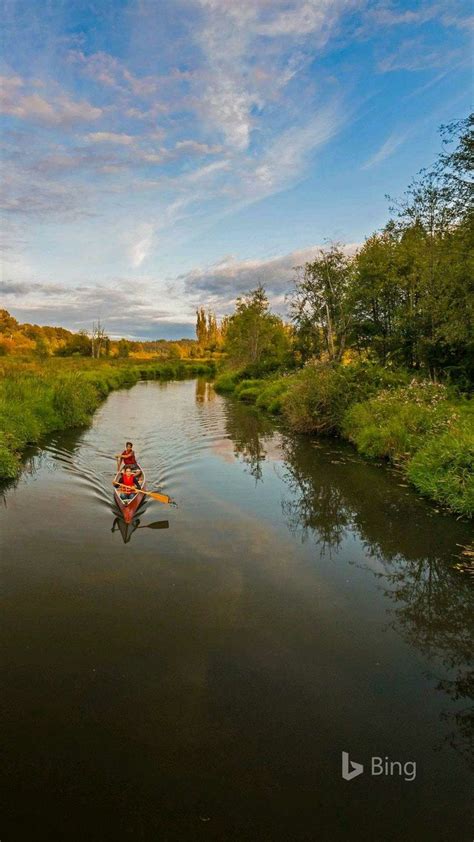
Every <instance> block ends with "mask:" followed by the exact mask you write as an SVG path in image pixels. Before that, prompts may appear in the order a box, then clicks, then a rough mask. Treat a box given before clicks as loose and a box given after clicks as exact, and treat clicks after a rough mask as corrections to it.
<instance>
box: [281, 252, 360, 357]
mask: <svg viewBox="0 0 474 842" xmlns="http://www.w3.org/2000/svg"><path fill="white" fill-rule="evenodd" d="M353 274H354V261H353V259H351V258H349V257H347V256H346V255H345V254H344V252H343V251H342V249H341V248H340V246H339V245H337V244H334V245H332V246H331V247H330V248H328V249H319V251H318V256H317V257H316V258H315V260H313V261H311V262H308V263H306V264H305V265H304V266H303V267H299V268H298V269H297V276H296V282H295V289H294V292H293V293H292V295H291V296H290V312H291V317H292V321H293V322H294V324H295V327H296V331H297V334H299V335H300V336H302V337H303V338H304V347H305V351H306V354H307V355H311V354H316V355H320V354H321V353H322V352H323V351H324V352H325V353H326V354H327V356H328V358H329V359H330V360H335V361H340V360H341V359H342V355H343V353H344V350H345V347H346V343H347V340H348V334H349V328H350V325H351V320H352V317H351V312H350V307H349V303H350V289H351V282H352V279H353Z"/></svg>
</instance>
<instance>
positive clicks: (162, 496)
mask: <svg viewBox="0 0 474 842" xmlns="http://www.w3.org/2000/svg"><path fill="white" fill-rule="evenodd" d="M118 485H119V487H120V488H125V490H126V491H128V493H129V494H132V493H135V494H148V496H149V497H152V498H153V500H158V502H159V503H172V502H173V500H172V499H171V497H168V495H167V494H158V492H157V491H144V490H143V488H137V487H136V486H135V488H134V489H132V490H130V488H131V487H130V486H129V485H124V484H123V483H122V482H119V483H118ZM116 487H117V486H116Z"/></svg>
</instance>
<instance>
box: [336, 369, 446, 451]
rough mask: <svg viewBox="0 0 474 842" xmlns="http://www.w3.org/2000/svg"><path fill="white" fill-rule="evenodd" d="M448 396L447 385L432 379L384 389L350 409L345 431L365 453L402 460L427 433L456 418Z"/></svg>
mask: <svg viewBox="0 0 474 842" xmlns="http://www.w3.org/2000/svg"><path fill="white" fill-rule="evenodd" d="M447 397H448V393H447V390H446V387H445V386H438V385H435V384H433V383H417V382H412V383H411V384H410V385H409V386H407V387H405V388H399V389H394V390H392V391H387V390H384V391H382V392H380V393H379V394H378V395H377V396H376V397H374V398H371V399H370V400H367V401H364V402H363V403H357V404H355V405H354V406H352V407H350V408H349V409H348V411H347V412H346V414H345V417H344V422H343V434H344V436H345V437H346V438H348V439H349V440H350V441H352V442H353V444H355V445H356V447H357V449H358V450H359V452H360V453H362V454H363V455H364V456H369V457H378V458H382V459H390V460H391V461H392V462H398V463H400V462H403V461H405V460H407V459H409V458H410V456H412V455H413V453H415V451H416V450H417V449H418V448H419V447H420V444H421V443H422V441H424V438H425V436H426V435H437V434H438V433H440V432H442V431H443V430H444V429H445V428H446V425H447V424H448V423H453V422H454V421H455V420H456V417H457V416H456V411H455V409H454V407H453V405H452V404H451V403H450V402H449V401H448V400H447Z"/></svg>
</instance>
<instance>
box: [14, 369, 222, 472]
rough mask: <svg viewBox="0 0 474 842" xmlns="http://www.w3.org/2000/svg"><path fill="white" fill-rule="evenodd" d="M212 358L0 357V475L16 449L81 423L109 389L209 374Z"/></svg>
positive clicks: (16, 454)
mask: <svg viewBox="0 0 474 842" xmlns="http://www.w3.org/2000/svg"><path fill="white" fill-rule="evenodd" d="M213 373H214V366H213V363H210V364H206V363H205V362H196V363H194V362H192V363H188V362H183V361H177V362H171V363H168V362H164V363H160V362H156V363H155V362H150V363H143V362H137V363H134V362H133V360H124V361H118V360H117V361H116V360H114V361H108V360H83V359H81V360H77V359H76V360H71V359H57V358H55V359H54V360H46V361H44V362H40V361H38V360H35V361H34V360H30V359H24V360H22V359H19V358H13V359H10V358H8V359H5V360H2V363H1V365H0V375H1V379H0V477H1V478H4V479H12V478H14V477H15V476H16V475H17V474H18V472H19V470H20V466H21V453H22V451H23V450H24V449H25V448H26V447H27V446H28V445H31V444H36V443H37V442H39V441H40V439H41V438H42V437H43V436H45V435H47V434H48V433H51V432H53V431H56V430H65V429H67V428H70V427H82V426H84V425H86V424H87V423H88V422H89V421H90V418H91V416H92V414H93V412H94V411H95V409H96V408H97V407H98V405H99V404H100V402H101V401H102V400H103V399H104V398H105V397H106V396H107V395H108V394H109V392H110V391H112V390H113V389H120V388H124V387H128V386H132V385H133V384H134V383H137V382H138V380H150V379H153V380H155V379H159V380H165V379H168V380H169V379H178V378H180V377H195V376H198V375H202V374H208V375H211V376H212V375H213Z"/></svg>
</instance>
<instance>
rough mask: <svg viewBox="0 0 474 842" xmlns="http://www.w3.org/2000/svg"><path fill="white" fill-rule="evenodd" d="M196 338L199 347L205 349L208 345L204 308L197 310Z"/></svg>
mask: <svg viewBox="0 0 474 842" xmlns="http://www.w3.org/2000/svg"><path fill="white" fill-rule="evenodd" d="M196 337H197V341H198V345H199V346H200V347H201V348H204V347H205V345H206V343H207V319H206V311H205V309H204V307H199V309H198V310H196Z"/></svg>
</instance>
